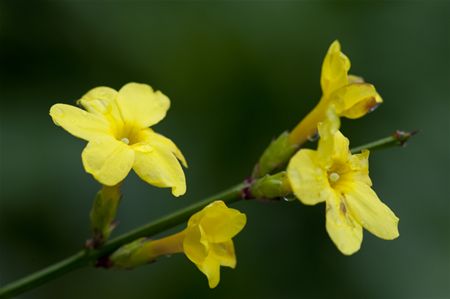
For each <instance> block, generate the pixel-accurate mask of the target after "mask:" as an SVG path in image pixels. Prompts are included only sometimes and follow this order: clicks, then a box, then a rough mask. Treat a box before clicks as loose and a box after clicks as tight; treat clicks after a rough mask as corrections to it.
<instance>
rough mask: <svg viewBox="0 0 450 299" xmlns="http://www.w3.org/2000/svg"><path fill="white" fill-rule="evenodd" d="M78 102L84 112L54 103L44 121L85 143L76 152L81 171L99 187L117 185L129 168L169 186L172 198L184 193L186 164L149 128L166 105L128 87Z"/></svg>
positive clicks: (141, 88)
mask: <svg viewBox="0 0 450 299" xmlns="http://www.w3.org/2000/svg"><path fill="white" fill-rule="evenodd" d="M78 103H79V104H80V105H81V106H83V107H84V109H85V110H83V109H80V108H77V107H74V106H70V105H66V104H55V105H53V106H52V107H51V109H50V116H51V117H52V119H53V121H54V122H55V124H57V125H59V126H61V127H63V128H64V129H65V130H66V131H68V132H69V133H71V134H72V135H74V136H76V137H79V138H81V139H84V140H86V141H88V144H87V146H86V148H85V149H84V150H83V153H82V155H81V156H82V161H83V165H84V169H85V170H86V172H88V173H90V174H92V175H93V176H94V178H95V179H96V180H97V181H99V182H100V183H102V184H103V185H107V186H113V185H116V184H118V183H120V182H121V181H122V180H123V179H125V177H126V176H127V174H128V172H129V171H130V170H131V169H132V168H133V169H134V171H135V172H136V173H137V174H138V176H139V177H140V178H141V179H143V180H144V181H146V182H147V183H149V184H152V185H154V186H157V187H171V188H172V193H173V195H175V196H180V195H183V194H184V193H185V192H186V181H185V176H184V172H183V169H182V168H181V165H180V163H179V162H178V160H180V161H181V163H183V165H184V166H185V167H186V166H187V164H186V160H185V159H184V157H183V154H182V153H181V151H180V150H179V149H178V148H177V146H176V145H175V144H174V143H173V142H172V141H171V140H170V139H168V138H166V137H164V136H162V135H160V134H157V133H155V132H154V131H153V130H152V129H150V128H149V127H150V126H153V125H155V124H157V123H158V122H159V121H161V120H162V119H163V118H164V117H165V115H166V112H167V110H168V109H169V106H170V100H169V98H168V97H166V96H165V95H164V94H163V93H161V92H160V91H153V89H152V88H151V87H150V86H149V85H146V84H138V83H128V84H126V85H124V86H123V87H122V88H121V89H120V90H119V91H116V90H114V89H112V88H109V87H97V88H94V89H92V90H90V91H89V92H88V93H86V94H85V95H84V96H83V97H82V98H81V99H80V100H79V101H78Z"/></svg>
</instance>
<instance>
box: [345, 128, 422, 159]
mask: <svg viewBox="0 0 450 299" xmlns="http://www.w3.org/2000/svg"><path fill="white" fill-rule="evenodd" d="M417 133H418V131H412V132H406V131H399V130H397V131H395V132H394V134H392V135H391V136H389V137H386V138H382V139H379V140H376V141H373V142H370V143H366V144H364V145H361V146H358V147H355V148H352V149H351V152H352V154H356V153H359V152H361V151H363V150H371V151H373V150H379V149H385V148H388V147H394V146H405V145H406V142H407V141H408V140H409V139H410V138H411V137H412V136H414V135H416V134H417Z"/></svg>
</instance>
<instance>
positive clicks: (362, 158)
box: [287, 123, 399, 255]
mask: <svg viewBox="0 0 450 299" xmlns="http://www.w3.org/2000/svg"><path fill="white" fill-rule="evenodd" d="M330 128H333V125H332V124H331V125H330V124H329V123H321V124H320V125H319V133H320V140H319V145H318V149H317V150H310V149H301V150H300V151H298V152H297V153H296V154H295V156H294V157H292V159H291V160H290V162H289V165H288V168H287V173H288V179H289V182H290V184H291V187H292V190H293V192H294V194H295V196H296V197H297V198H298V199H299V200H300V201H301V202H302V203H304V204H307V205H315V204H317V203H320V202H325V203H326V229H327V231H328V234H329V235H330V237H331V239H332V240H333V242H334V243H335V244H336V246H337V247H338V249H339V250H340V251H341V252H342V253H344V254H346V255H350V254H353V253H355V252H356V251H358V250H359V248H360V246H361V242H362V238H363V234H362V228H363V227H364V228H365V229H367V230H368V231H370V232H371V233H372V234H374V235H376V236H377V237H379V238H382V239H386V240H392V239H395V238H397V237H398V235H399V234H398V218H397V216H395V214H394V213H393V212H392V211H391V210H390V209H389V208H388V207H387V206H386V205H385V204H384V203H383V202H381V201H380V199H379V198H378V196H377V194H376V193H375V192H374V191H373V190H372V188H371V186H372V182H371V180H370V178H369V169H368V167H369V164H368V157H369V151H368V150H365V151H363V152H362V153H360V154H355V155H352V154H351V153H350V151H349V141H348V139H347V138H346V137H344V135H342V134H341V132H339V131H333V130H332V129H330Z"/></svg>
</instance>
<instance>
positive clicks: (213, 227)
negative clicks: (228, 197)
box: [200, 201, 247, 243]
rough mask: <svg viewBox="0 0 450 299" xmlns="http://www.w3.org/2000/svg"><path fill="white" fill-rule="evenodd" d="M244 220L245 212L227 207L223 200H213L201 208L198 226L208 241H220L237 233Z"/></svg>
mask: <svg viewBox="0 0 450 299" xmlns="http://www.w3.org/2000/svg"><path fill="white" fill-rule="evenodd" d="M246 222H247V217H246V216H245V214H243V213H241V212H239V211H238V210H236V209H230V208H228V207H227V206H226V205H225V203H224V202H223V201H215V202H213V203H211V204H209V205H208V206H207V207H205V209H204V210H203V217H202V218H201V220H200V226H201V227H202V229H203V231H204V232H205V236H206V239H207V240H208V241H209V242H214V243H222V242H226V241H229V240H231V238H232V237H234V236H235V235H237V234H238V233H239V232H240V231H241V230H242V229H243V228H244V226H245V224H246Z"/></svg>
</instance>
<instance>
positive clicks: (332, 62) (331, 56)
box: [320, 40, 350, 98]
mask: <svg viewBox="0 0 450 299" xmlns="http://www.w3.org/2000/svg"><path fill="white" fill-rule="evenodd" d="M349 69H350V60H349V59H348V58H347V56H345V55H344V53H342V52H341V45H340V44H339V42H338V41H337V40H336V41H334V42H333V43H332V44H331V46H330V48H329V49H328V52H327V55H326V56H325V59H324V61H323V64H322V74H321V78H320V83H321V86H322V93H323V95H324V97H325V98H327V97H328V95H330V94H331V93H332V92H333V91H335V90H336V89H338V88H340V87H342V86H344V85H347V84H348V77H347V73H348V70H349Z"/></svg>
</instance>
